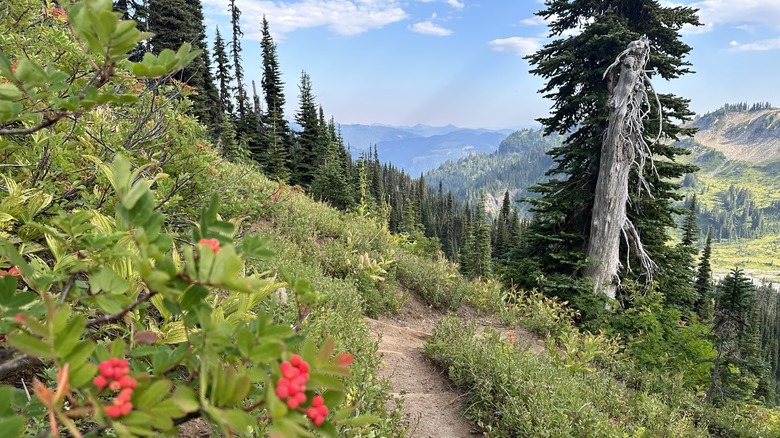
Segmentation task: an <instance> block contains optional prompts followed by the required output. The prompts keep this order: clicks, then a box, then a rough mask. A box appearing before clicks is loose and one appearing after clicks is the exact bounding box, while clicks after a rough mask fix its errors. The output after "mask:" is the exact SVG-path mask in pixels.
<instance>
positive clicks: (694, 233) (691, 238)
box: [682, 194, 699, 247]
mask: <svg viewBox="0 0 780 438" xmlns="http://www.w3.org/2000/svg"><path fill="white" fill-rule="evenodd" d="M698 235H699V227H698V225H696V194H694V195H693V196H692V197H691V203H690V204H689V205H688V212H687V214H686V215H685V223H684V224H683V236H682V244H683V245H684V246H688V247H690V246H693V244H694V243H696V240H698Z"/></svg>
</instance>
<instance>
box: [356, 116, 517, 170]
mask: <svg viewBox="0 0 780 438" xmlns="http://www.w3.org/2000/svg"><path fill="white" fill-rule="evenodd" d="M511 132H512V130H511V129H502V130H491V129H469V128H459V127H457V126H454V125H447V126H427V125H415V126H387V125H357V124H351V125H341V135H342V136H343V137H344V142H345V144H348V145H349V146H350V150H351V151H352V154H353V155H354V156H358V155H359V154H360V153H361V152H363V151H366V150H368V148H369V147H372V146H373V145H376V146H377V150H378V152H379V159H380V160H381V161H382V162H385V163H387V162H390V163H393V165H395V166H397V167H399V168H401V169H403V170H405V171H406V172H407V173H409V174H411V175H419V174H420V173H422V172H426V171H428V170H431V169H435V168H436V167H437V166H439V165H440V164H441V163H443V162H445V161H447V160H458V159H460V158H462V157H464V156H466V155H469V154H473V153H490V152H493V151H495V150H496V149H497V148H498V144H499V143H500V142H501V140H503V139H504V138H505V137H506V135H507V133H511Z"/></svg>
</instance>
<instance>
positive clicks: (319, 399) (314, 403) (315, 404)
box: [311, 394, 325, 408]
mask: <svg viewBox="0 0 780 438" xmlns="http://www.w3.org/2000/svg"><path fill="white" fill-rule="evenodd" d="M324 403H325V399H324V398H322V396H321V395H319V394H318V395H315V396H314V398H312V399H311V405H312V406H313V407H315V408H316V407H319V406H322V405H323V404H324Z"/></svg>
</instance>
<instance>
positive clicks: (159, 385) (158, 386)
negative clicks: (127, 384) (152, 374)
mask: <svg viewBox="0 0 780 438" xmlns="http://www.w3.org/2000/svg"><path fill="white" fill-rule="evenodd" d="M170 391H171V381H170V380H157V381H155V382H154V383H152V384H151V385H150V386H149V387H147V388H146V389H144V390H142V391H140V394H138V395H136V394H133V404H134V405H135V406H137V407H138V408H139V409H143V410H145V409H150V408H153V407H154V405H156V404H157V403H159V402H160V401H161V400H162V399H163V397H165V395H166V394H168V393H169V392H170ZM137 392H139V391H136V393H137Z"/></svg>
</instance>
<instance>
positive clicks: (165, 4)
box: [148, 0, 220, 127]
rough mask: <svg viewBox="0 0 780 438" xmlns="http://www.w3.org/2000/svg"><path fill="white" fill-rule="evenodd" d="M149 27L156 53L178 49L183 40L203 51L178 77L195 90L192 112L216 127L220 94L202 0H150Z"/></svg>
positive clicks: (153, 50)
mask: <svg viewBox="0 0 780 438" xmlns="http://www.w3.org/2000/svg"><path fill="white" fill-rule="evenodd" d="M148 28H149V31H150V32H153V33H154V34H155V35H154V37H152V39H151V49H152V52H153V53H155V54H158V53H160V52H161V51H163V50H164V49H171V50H174V51H175V50H177V49H178V48H179V47H180V46H181V45H182V43H191V44H192V45H193V47H194V48H197V49H200V50H202V53H201V54H200V56H198V57H197V58H195V59H194V60H193V61H192V62H191V63H190V64H189V65H188V66H187V67H185V68H184V69H182V70H181V72H179V73H177V74H176V78H177V79H179V80H181V81H182V82H186V83H187V84H188V85H189V86H191V87H193V88H195V90H196V93H194V94H193V95H192V96H190V99H191V100H192V114H193V115H195V116H197V117H198V119H200V121H201V123H203V124H205V125H206V126H211V127H216V126H217V125H218V124H219V119H220V114H219V109H220V104H219V96H218V93H217V88H216V86H215V85H214V79H213V76H212V75H211V67H210V66H211V60H210V57H209V52H208V46H207V45H206V27H205V25H204V24H203V7H202V6H201V3H200V0H149V21H148Z"/></svg>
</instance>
